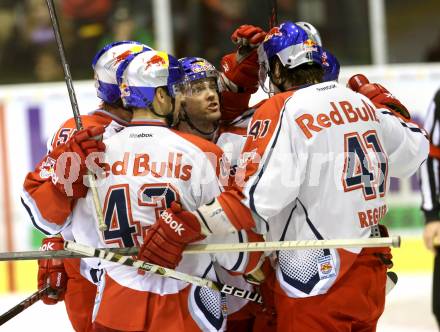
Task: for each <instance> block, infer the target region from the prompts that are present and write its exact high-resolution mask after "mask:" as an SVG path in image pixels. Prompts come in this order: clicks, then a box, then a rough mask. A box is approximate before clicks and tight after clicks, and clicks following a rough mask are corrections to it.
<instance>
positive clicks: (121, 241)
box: [103, 183, 179, 247]
mask: <svg viewBox="0 0 440 332" xmlns="http://www.w3.org/2000/svg"><path fill="white" fill-rule="evenodd" d="M130 189H131V188H130V186H129V185H128V184H118V185H114V186H111V187H110V188H109V189H108V191H107V195H106V198H105V202H104V209H103V215H104V221H105V224H106V225H107V230H106V231H104V241H105V243H107V244H111V243H116V244H118V245H119V247H133V246H139V241H138V236H139V237H142V235H143V234H142V232H143V230H144V229H146V228H147V227H148V226H146V223H142V224H144V226H142V225H141V222H140V221H139V220H134V219H133V214H132V203H133V202H132V200H131V198H130ZM136 192H137V197H136V198H137V199H136V200H137V201H136V202H134V204H137V207H135V208H136V209H138V208H139V209H142V207H145V208H147V209H154V216H155V219H157V218H158V217H159V215H160V213H162V211H164V210H165V209H166V208H168V207H169V206H170V205H171V203H172V202H173V201H179V194H178V191H177V190H176V189H175V188H174V187H173V186H172V185H171V184H169V183H154V184H143V185H142V186H140V187H139V188H138V190H137V191H136ZM145 212H146V213H147V210H146V211H145ZM149 215H151V214H149ZM153 222H154V221H153Z"/></svg>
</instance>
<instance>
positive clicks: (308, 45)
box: [303, 39, 317, 52]
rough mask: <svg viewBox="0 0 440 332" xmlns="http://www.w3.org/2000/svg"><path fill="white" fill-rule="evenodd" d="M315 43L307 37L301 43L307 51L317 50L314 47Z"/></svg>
mask: <svg viewBox="0 0 440 332" xmlns="http://www.w3.org/2000/svg"><path fill="white" fill-rule="evenodd" d="M316 45H317V44H316V43H315V42H314V41H313V40H311V39H307V40H306V41H305V42H304V43H303V48H304V50H305V51H307V52H312V51H317V48H316Z"/></svg>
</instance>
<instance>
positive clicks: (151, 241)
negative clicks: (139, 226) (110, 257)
mask: <svg viewBox="0 0 440 332" xmlns="http://www.w3.org/2000/svg"><path fill="white" fill-rule="evenodd" d="M204 238H205V236H204V235H202V234H201V227H200V223H199V221H198V219H197V218H196V216H194V215H193V214H192V213H191V212H189V211H184V210H182V208H181V206H180V204H178V203H176V202H173V203H171V208H168V209H166V210H165V211H164V212H162V213H161V215H160V217H159V219H157V220H156V223H155V224H154V225H153V226H152V227H151V228H149V229H148V230H147V232H146V234H145V236H144V243H143V244H142V246H141V249H140V251H139V255H138V258H139V259H141V260H145V261H147V262H150V263H153V264H157V265H161V266H164V267H168V268H170V269H174V268H175V267H176V266H177V265H178V264H179V262H180V260H181V259H182V252H183V250H185V247H186V245H187V244H188V243H191V242H194V241H198V240H202V239H204Z"/></svg>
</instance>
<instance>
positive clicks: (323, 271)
mask: <svg viewBox="0 0 440 332" xmlns="http://www.w3.org/2000/svg"><path fill="white" fill-rule="evenodd" d="M318 273H319V279H321V280H322V279H327V278H331V277H334V276H336V269H335V264H334V263H333V259H332V256H331V255H327V256H324V257H320V258H318Z"/></svg>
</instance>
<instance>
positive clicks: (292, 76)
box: [269, 56, 324, 90]
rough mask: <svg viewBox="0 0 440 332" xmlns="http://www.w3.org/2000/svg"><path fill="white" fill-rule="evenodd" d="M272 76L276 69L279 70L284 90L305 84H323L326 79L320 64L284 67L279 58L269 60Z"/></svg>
mask: <svg viewBox="0 0 440 332" xmlns="http://www.w3.org/2000/svg"><path fill="white" fill-rule="evenodd" d="M269 64H270V71H271V73H272V74H271V75H273V71H274V70H275V68H276V67H277V68H278V71H279V78H280V81H281V86H279V88H281V89H282V90H288V89H290V88H292V87H295V86H300V85H305V84H315V83H321V82H322V81H323V77H324V70H323V69H322V68H321V67H320V66H319V65H318V64H315V63H313V64H308V63H305V64H302V65H300V66H298V67H295V68H287V67H284V66H283V64H282V63H281V61H280V59H278V57H276V56H275V57H273V58H272V59H270V60H269Z"/></svg>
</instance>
